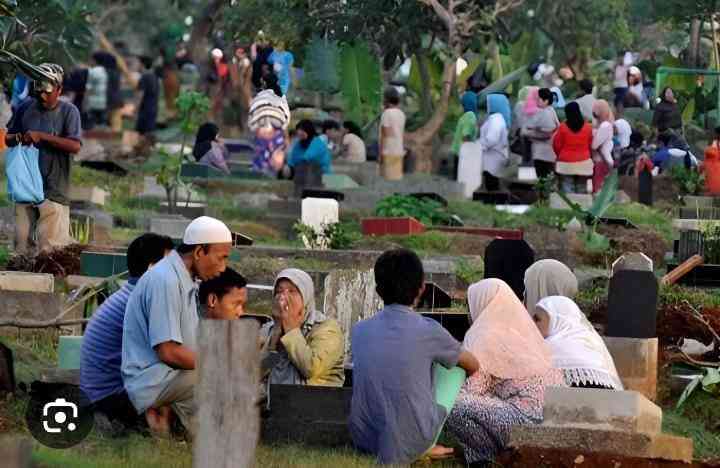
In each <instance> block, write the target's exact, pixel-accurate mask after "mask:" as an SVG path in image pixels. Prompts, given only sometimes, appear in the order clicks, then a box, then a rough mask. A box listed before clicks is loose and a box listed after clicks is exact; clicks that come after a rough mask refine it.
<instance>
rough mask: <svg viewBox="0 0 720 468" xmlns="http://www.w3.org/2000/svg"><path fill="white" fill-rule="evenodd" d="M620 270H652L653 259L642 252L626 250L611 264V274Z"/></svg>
mask: <svg viewBox="0 0 720 468" xmlns="http://www.w3.org/2000/svg"><path fill="white" fill-rule="evenodd" d="M622 270H630V271H649V272H651V273H652V272H653V261H652V260H651V259H650V258H649V257H648V256H647V255H645V254H644V253H642V252H628V253H626V254H623V255H622V256H620V258H618V259H617V260H615V262H614V263H613V264H612V274H613V275H615V274H616V273H617V272H619V271H622Z"/></svg>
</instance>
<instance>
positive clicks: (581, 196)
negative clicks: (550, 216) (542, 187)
mask: <svg viewBox="0 0 720 468" xmlns="http://www.w3.org/2000/svg"><path fill="white" fill-rule="evenodd" d="M566 195H567V197H568V199H570V201H571V202H573V203H577V204H578V205H580V207H582V208H584V209H588V208H590V207H591V206H592V204H593V196H592V195H590V194H586V193H567V194H566ZM550 208H552V209H554V210H569V209H571V208H570V206H568V204H567V203H565V200H563V199H562V198H560V195H558V194H557V193H552V194H550Z"/></svg>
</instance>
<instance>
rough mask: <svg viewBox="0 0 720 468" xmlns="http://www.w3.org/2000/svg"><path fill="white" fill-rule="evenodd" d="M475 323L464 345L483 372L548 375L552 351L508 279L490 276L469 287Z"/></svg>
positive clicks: (515, 376) (521, 376) (506, 375)
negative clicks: (491, 277) (505, 280)
mask: <svg viewBox="0 0 720 468" xmlns="http://www.w3.org/2000/svg"><path fill="white" fill-rule="evenodd" d="M468 301H469V303H470V316H471V318H472V321H473V323H472V326H471V327H470V330H468V332H467V334H466V335H465V341H464V343H463V344H464V347H465V349H467V350H468V351H470V352H471V353H473V355H474V356H475V357H476V358H477V360H478V361H479V362H480V368H481V369H482V371H484V372H486V373H488V374H490V375H492V376H494V377H497V378H499V379H524V378H529V377H534V376H544V375H546V374H547V373H548V372H549V371H550V369H551V365H552V364H551V353H550V349H549V348H548V347H547V345H546V344H545V341H544V340H543V337H542V335H541V334H540V332H539V331H538V329H537V327H536V326H535V324H534V323H533V321H532V319H531V318H530V314H528V312H527V310H526V309H525V307H523V305H522V303H521V302H520V300H519V299H518V298H517V296H516V295H515V293H514V292H513V291H512V289H510V286H508V285H507V284H506V283H505V282H504V281H502V280H499V279H486V280H483V281H480V282H479V283H475V284H473V285H472V286H470V289H469V290H468Z"/></svg>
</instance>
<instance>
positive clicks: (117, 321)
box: [80, 234, 174, 427]
mask: <svg viewBox="0 0 720 468" xmlns="http://www.w3.org/2000/svg"><path fill="white" fill-rule="evenodd" d="M173 247H174V246H173V242H172V239H170V238H169V237H167V236H160V235H158V234H144V235H142V236H140V237H138V238H137V239H135V240H134V241H132V243H131V244H130V246H129V247H128V250H127V262H128V275H129V277H128V281H127V283H126V284H125V285H124V286H123V287H122V288H120V290H118V291H117V292H116V293H115V294H113V295H112V296H110V297H109V298H107V300H105V302H103V303H102V305H101V306H100V307H99V308H98V309H97V310H96V311H95V313H94V314H93V317H92V320H91V321H90V323H89V324H88V326H87V328H86V329H85V335H84V337H83V343H82V348H81V349H80V388H81V389H82V390H83V392H85V394H86V395H87V396H88V398H89V399H90V401H91V402H92V403H93V405H94V407H95V410H96V411H98V412H101V413H103V414H105V415H106V416H107V417H108V419H110V420H111V421H114V420H117V421H119V422H121V423H123V425H124V426H125V427H133V426H136V424H137V423H138V417H137V412H136V411H135V408H133V406H132V403H130V399H129V398H128V395H127V392H125V388H124V387H123V380H122V374H121V372H120V364H121V356H122V335H123V319H124V318H125V306H126V305H127V302H128V299H129V298H130V294H131V293H132V291H133V289H135V285H136V284H137V282H138V280H139V279H140V277H141V276H142V275H143V274H144V273H145V272H146V271H147V270H148V268H150V267H152V266H153V264H155V263H157V262H159V261H160V260H162V259H163V258H164V257H165V256H166V255H167V254H168V253H170V251H172V250H173Z"/></svg>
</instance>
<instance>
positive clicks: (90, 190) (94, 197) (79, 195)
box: [70, 185, 110, 206]
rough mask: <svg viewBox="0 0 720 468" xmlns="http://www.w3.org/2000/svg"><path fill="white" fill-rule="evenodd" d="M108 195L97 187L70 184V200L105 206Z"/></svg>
mask: <svg viewBox="0 0 720 468" xmlns="http://www.w3.org/2000/svg"><path fill="white" fill-rule="evenodd" d="M108 195H110V194H109V193H108V192H106V191H105V190H103V189H101V188H99V187H78V186H75V185H72V186H70V202H71V203H81V204H89V205H96V206H105V200H106V199H107V197H108Z"/></svg>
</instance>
